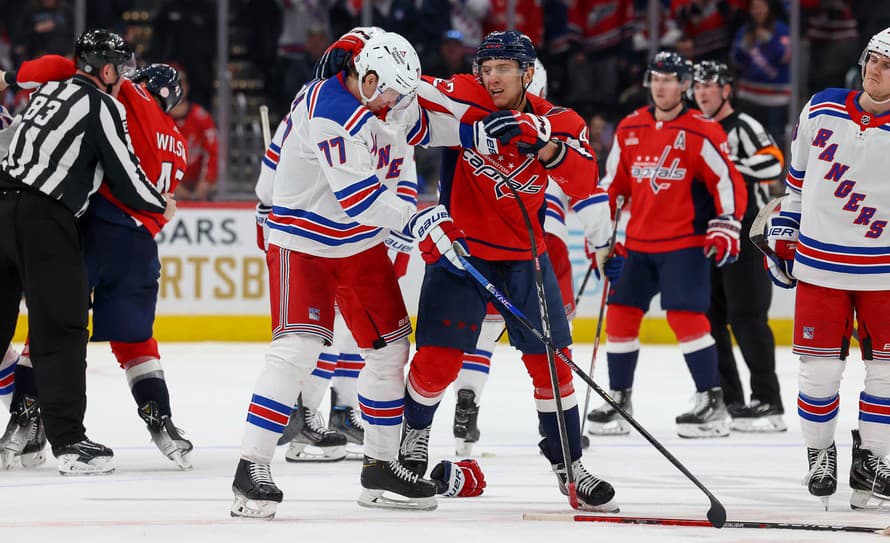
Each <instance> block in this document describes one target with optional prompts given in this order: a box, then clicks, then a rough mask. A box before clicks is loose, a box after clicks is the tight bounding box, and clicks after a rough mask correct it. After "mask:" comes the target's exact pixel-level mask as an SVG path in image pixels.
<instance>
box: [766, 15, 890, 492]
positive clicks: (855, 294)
mask: <svg viewBox="0 0 890 543" xmlns="http://www.w3.org/2000/svg"><path fill="white" fill-rule="evenodd" d="M859 64H860V66H861V73H862V80H863V82H862V85H863V91H861V92H859V91H852V90H848V89H827V90H824V91H821V92H817V93H816V94H815V95H813V97H812V98H810V100H809V102H807V104H806V105H805V106H804V108H803V110H802V111H801V113H800V119H799V121H798V124H797V126H796V128H795V130H794V137H793V140H792V142H791V164H790V167H789V169H788V177H787V179H786V185H787V187H788V195H787V196H785V198H784V200H783V201H782V204H781V212H780V213H779V215H778V216H776V217H773V218H772V219H771V221H770V225H769V228H768V231H767V239H768V240H769V244H770V247H771V248H772V250H773V251H774V252H775V255H776V256H777V257H778V259H780V260H779V264H780V266H781V268H780V269H776V270H771V271H770V274H771V276H772V277H773V279H774V282H775V283H776V284H777V285H779V286H782V287H785V288H792V287H794V286H795V284H796V285H797V296H796V298H795V306H794V345H793V352H794V353H795V354H797V355H798V356H799V357H800V369H799V374H798V381H799V386H800V394H799V397H798V401H797V412H798V414H799V415H800V419H801V429H802V430H803V436H804V441H805V442H806V445H807V461H808V462H809V467H810V469H809V472H808V473H807V476H806V478H805V480H804V483H805V484H806V485H807V488H808V490H809V492H810V494H812V495H814V496H819V497H820V498H822V500H823V501H824V502H825V505H826V508H827V506H828V498H829V497H830V496H831V495H832V494H834V492H835V491H836V489H837V449H836V447H835V444H834V433H835V428H836V426H837V415H838V411H839V409H840V398H839V396H838V389H839V386H840V381H841V376H842V374H843V371H844V362H845V360H846V359H847V356H848V355H849V351H850V337H851V335H852V331H853V322H854V319H855V321H856V322H857V330H858V333H859V345H860V351H861V353H862V360H863V362H864V364H865V387H864V390H863V391H862V392H861V393H860V395H859V429H858V431H856V430H853V462H852V464H851V466H850V487H851V488H852V490H853V494H852V497H851V498H850V505H851V506H852V507H853V509H870V508H873V507H876V506H877V505H878V504H880V503H886V502H887V500H890V463H888V461H887V459H886V456H887V454H888V453H890V416H888V413H890V352H888V347H887V346H888V344H890V322H888V320H887V317H886V312H887V306H888V303H890V291H888V285H890V275H888V272H887V262H888V260H890V244H888V242H887V238H885V237H884V236H885V235H887V233H886V227H887V222H888V220H890V217H888V214H890V191H888V190H887V181H886V172H887V171H888V169H890V156H888V153H887V148H888V146H890V28H887V29H884V30H882V31H881V32H879V33H877V34H875V35H874V36H872V38H871V39H870V40H869V42H868V44H867V45H866V47H865V49H864V50H863V52H862V55H861V56H860V58H859Z"/></svg>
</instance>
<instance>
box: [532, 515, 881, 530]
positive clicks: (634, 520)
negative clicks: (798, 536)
mask: <svg viewBox="0 0 890 543" xmlns="http://www.w3.org/2000/svg"><path fill="white" fill-rule="evenodd" d="M522 519H523V520H550V521H563V522H604V523H611V524H644V525H649V526H688V527H693V528H710V527H711V526H716V525H715V524H714V523H713V521H710V520H701V519H686V518H668V517H626V516H619V515H587V514H573V513H524V514H523V515H522ZM724 520H725V517H724ZM722 526H723V527H724V528H746V529H772V530H806V531H811V532H856V533H865V534H878V535H890V528H877V527H872V526H850V525H846V524H807V523H804V522H759V521H744V520H729V521H726V523H725V524H723V525H722Z"/></svg>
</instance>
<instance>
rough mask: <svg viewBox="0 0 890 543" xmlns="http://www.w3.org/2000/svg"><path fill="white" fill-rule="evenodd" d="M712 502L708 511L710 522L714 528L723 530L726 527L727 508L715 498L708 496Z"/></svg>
mask: <svg viewBox="0 0 890 543" xmlns="http://www.w3.org/2000/svg"><path fill="white" fill-rule="evenodd" d="M708 498H709V499H710V500H711V508H710V509H708V515H707V516H708V521H710V523H711V526H713V527H714V528H723V527H724V526H725V525H726V508H725V507H723V504H722V503H720V502H719V501H717V499H716V498H715V497H714V496H708Z"/></svg>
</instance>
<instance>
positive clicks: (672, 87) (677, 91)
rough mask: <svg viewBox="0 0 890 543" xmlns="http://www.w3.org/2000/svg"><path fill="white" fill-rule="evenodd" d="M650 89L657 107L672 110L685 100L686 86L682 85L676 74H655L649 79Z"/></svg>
mask: <svg viewBox="0 0 890 543" xmlns="http://www.w3.org/2000/svg"><path fill="white" fill-rule="evenodd" d="M649 88H650V89H651V91H652V101H653V102H655V107H657V108H658V109H662V110H670V109H674V108H675V107H677V106H678V105H679V104H680V102H681V101H682V100H683V92H684V91H685V90H686V85H684V84H682V83H680V80H679V79H677V76H676V75H674V74H660V73H658V72H653V73H652V75H651V77H650V79H649Z"/></svg>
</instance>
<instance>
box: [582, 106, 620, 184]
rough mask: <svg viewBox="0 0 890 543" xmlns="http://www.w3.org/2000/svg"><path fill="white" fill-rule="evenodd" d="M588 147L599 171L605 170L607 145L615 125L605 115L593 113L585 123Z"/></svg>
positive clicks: (607, 154) (607, 152) (609, 142)
mask: <svg viewBox="0 0 890 543" xmlns="http://www.w3.org/2000/svg"><path fill="white" fill-rule="evenodd" d="M587 127H588V137H589V138H590V148H591V149H593V152H594V155H595V156H596V165H597V166H598V167H599V171H601V172H604V171H606V158H607V157H608V156H609V146H610V144H611V142H612V134H613V133H614V131H615V126H614V125H613V124H611V123H609V122H608V121H607V120H606V118H605V117H603V116H602V115H600V114H598V113H597V114H595V115H593V116H592V117H591V118H590V122H588V123H587Z"/></svg>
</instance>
